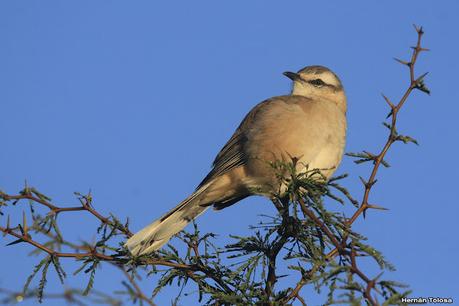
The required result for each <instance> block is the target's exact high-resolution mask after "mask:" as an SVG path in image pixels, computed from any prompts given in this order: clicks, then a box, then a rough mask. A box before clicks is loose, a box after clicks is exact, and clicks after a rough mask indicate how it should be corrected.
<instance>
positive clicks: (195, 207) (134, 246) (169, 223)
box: [125, 184, 209, 256]
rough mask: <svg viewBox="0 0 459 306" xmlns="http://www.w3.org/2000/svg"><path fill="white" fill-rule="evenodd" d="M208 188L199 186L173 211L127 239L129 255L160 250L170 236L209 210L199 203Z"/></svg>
mask: <svg viewBox="0 0 459 306" xmlns="http://www.w3.org/2000/svg"><path fill="white" fill-rule="evenodd" d="M208 187H209V184H206V185H204V186H201V187H200V188H199V189H198V190H196V191H195V192H194V193H193V194H192V195H191V196H189V197H188V198H186V199H185V200H184V201H183V202H181V203H180V204H179V205H177V206H176V207H175V208H174V209H172V210H171V211H169V212H168V213H167V214H165V215H164V216H162V217H161V218H159V219H158V220H156V221H155V222H153V223H151V224H150V225H148V226H146V227H145V228H143V229H142V230H140V231H139V232H137V233H136V234H135V235H134V236H132V237H131V238H129V239H128V240H127V241H126V243H125V246H126V247H127V248H128V249H129V251H130V252H131V254H133V255H136V256H138V255H143V254H148V253H151V252H153V251H155V250H158V249H160V248H161V247H162V246H163V245H164V244H166V243H167V242H168V241H169V239H171V237H172V236H174V235H175V234H177V233H178V232H180V231H181V230H182V229H183V228H185V226H186V225H187V224H188V223H189V222H191V221H192V220H193V219H195V218H196V217H197V216H199V215H200V214H202V213H203V212H204V211H205V210H206V209H207V208H209V206H208V205H202V203H201V199H202V194H203V193H204V192H205V191H206V189H207V188H208Z"/></svg>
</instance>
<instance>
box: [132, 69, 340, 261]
mask: <svg viewBox="0 0 459 306" xmlns="http://www.w3.org/2000/svg"><path fill="white" fill-rule="evenodd" d="M284 75H285V76H287V77H288V78H290V79H291V80H292V81H293V87H292V92H291V94H290V95H285V96H278V97H273V98H270V99H267V100H265V101H263V102H261V103H259V104H258V105H256V106H255V107H254V108H253V109H252V110H251V111H250V112H249V113H248V114H247V115H246V117H245V118H244V120H242V122H241V124H240V125H239V127H238V128H237V129H236V131H235V132H234V134H233V136H232V137H231V138H230V140H229V141H228V142H227V143H226V145H225V146H224V147H223V148H222V150H221V151H220V152H219V153H218V155H217V157H216V158H215V161H214V163H213V168H212V170H211V171H210V172H209V174H208V175H207V176H206V177H205V178H204V180H203V181H202V182H201V183H200V184H199V185H198V187H197V188H196V190H195V191H194V192H193V193H192V194H191V195H190V196H189V197H188V198H186V199H185V200H183V202H181V203H180V204H179V205H177V207H175V208H174V209H172V210H171V211H169V212H168V213H167V214H165V215H163V216H162V217H161V218H159V219H158V220H156V221H155V222H153V223H152V224H150V225H148V226H147V227H145V228H144V229H142V230H141V231H139V232H138V233H136V234H135V235H133V236H132V237H131V238H129V240H127V242H126V244H125V245H126V247H127V248H128V249H129V250H130V252H131V253H132V254H133V255H142V254H148V253H151V252H153V251H155V250H158V249H159V248H161V247H162V246H163V245H164V244H165V243H167V242H168V241H169V239H170V238H171V237H172V236H173V235H175V234H176V233H178V232H180V231H181V230H182V229H183V228H184V227H185V226H186V225H187V224H188V223H189V222H190V221H192V220H193V219H195V218H196V217H197V216H199V215H200V214H202V213H203V212H204V211H205V210H207V209H208V208H209V207H210V206H213V207H214V209H216V210H220V209H222V208H225V207H228V206H230V205H232V204H234V203H236V202H238V201H240V200H242V199H244V198H246V197H248V196H251V195H263V196H267V197H272V196H273V194H275V193H278V192H279V189H280V190H282V189H283V187H284V189H285V186H279V179H278V177H277V176H276V173H275V171H274V169H273V167H272V166H270V162H274V161H276V160H284V161H285V160H286V158H289V159H291V158H292V157H295V158H297V159H298V160H299V162H298V163H297V167H300V168H302V169H298V170H299V171H305V169H306V168H307V169H309V170H311V169H320V170H321V172H322V174H323V175H324V177H325V178H329V177H330V176H331V175H332V174H333V172H334V171H335V170H336V168H337V166H338V165H339V163H340V161H341V158H342V155H343V150H344V145H345V138H346V95H345V93H344V90H343V86H342V84H341V81H340V80H339V78H338V77H337V76H336V74H334V73H333V72H332V71H331V70H330V69H328V68H326V67H323V66H308V67H305V68H303V69H301V70H300V71H298V72H297V73H293V72H285V73H284Z"/></svg>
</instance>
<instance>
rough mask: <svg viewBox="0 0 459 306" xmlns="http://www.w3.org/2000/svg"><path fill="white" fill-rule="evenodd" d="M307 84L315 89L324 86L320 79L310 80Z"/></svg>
mask: <svg viewBox="0 0 459 306" xmlns="http://www.w3.org/2000/svg"><path fill="white" fill-rule="evenodd" d="M309 83H310V84H312V85H314V86H316V87H322V86H324V85H325V82H324V81H322V80H321V79H315V80H310V81H309Z"/></svg>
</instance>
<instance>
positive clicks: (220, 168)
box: [197, 97, 283, 189]
mask: <svg viewBox="0 0 459 306" xmlns="http://www.w3.org/2000/svg"><path fill="white" fill-rule="evenodd" d="M280 101H283V99H282V97H275V98H271V99H268V100H265V101H263V102H261V103H259V104H257V105H256V106H255V107H254V108H252V110H251V111H250V112H249V113H248V114H247V115H246V116H245V118H244V119H243V120H242V122H241V124H240V125H239V127H238V128H237V129H236V131H235V132H234V134H233V136H231V138H230V140H228V142H227V143H226V144H225V145H224V146H223V148H222V149H221V151H220V152H219V153H218V154H217V157H216V158H215V160H214V162H213V168H212V170H211V171H210V172H209V174H208V175H207V176H206V177H205V178H204V180H203V181H202V182H201V183H200V184H199V185H198V187H197V189H199V188H200V187H201V186H202V185H204V184H206V183H208V182H209V181H210V180H211V179H213V178H215V177H218V176H220V175H222V174H224V173H227V172H228V171H230V170H232V169H234V168H236V167H239V166H242V165H244V164H245V162H246V161H247V157H246V156H245V154H244V145H245V143H246V141H247V135H246V133H245V131H247V130H248V129H250V128H251V126H252V125H253V122H254V121H255V120H256V117H257V116H258V115H259V114H260V112H261V111H262V110H263V109H264V108H265V107H267V106H268V105H270V104H272V103H275V102H280Z"/></svg>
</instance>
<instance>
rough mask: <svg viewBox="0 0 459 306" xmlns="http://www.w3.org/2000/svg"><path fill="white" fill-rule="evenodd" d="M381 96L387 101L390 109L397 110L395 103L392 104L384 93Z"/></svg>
mask: <svg viewBox="0 0 459 306" xmlns="http://www.w3.org/2000/svg"><path fill="white" fill-rule="evenodd" d="M381 96H382V97H383V98H384V100H385V101H386V103H387V104H388V105H389V107H390V108H391V109H392V110H394V108H395V105H394V103H392V102H391V101H390V100H389V98H388V97H386V96H385V95H384V94H383V93H382V94H381ZM391 113H392V111H391Z"/></svg>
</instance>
